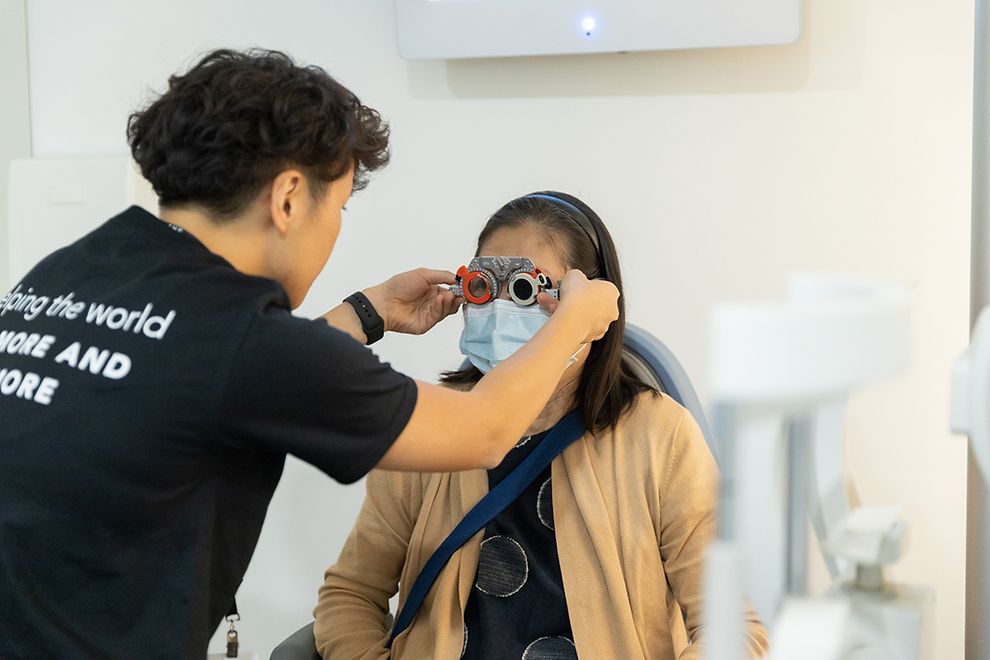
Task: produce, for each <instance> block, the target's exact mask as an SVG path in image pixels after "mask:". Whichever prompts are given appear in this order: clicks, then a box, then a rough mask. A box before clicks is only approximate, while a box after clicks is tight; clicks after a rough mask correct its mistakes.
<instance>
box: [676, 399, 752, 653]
mask: <svg viewBox="0 0 990 660" xmlns="http://www.w3.org/2000/svg"><path fill="white" fill-rule="evenodd" d="M660 502H661V514H660V516H661V519H662V521H663V522H662V525H661V528H660V530H659V536H658V538H659V539H660V556H661V558H662V560H663V566H664V571H665V572H666V574H667V580H668V582H669V584H670V588H671V590H672V592H673V594H674V598H675V599H676V600H677V603H678V605H680V607H681V609H682V611H683V612H684V618H685V626H686V628H687V633H688V638H689V639H690V640H691V642H692V643H691V644H690V645H689V646H688V647H687V648H685V649H684V650H683V652H682V653H681V655H679V656H678V660H695V659H697V658H699V657H701V656H702V655H703V654H704V651H703V648H704V638H705V629H704V625H703V622H702V612H701V610H702V602H701V598H702V576H703V573H704V556H705V549H706V548H707V546H708V544H709V543H710V542H711V541H712V540H713V539H714V538H715V536H716V509H717V506H718V468H717V467H716V465H715V460H714V459H713V458H712V455H711V452H710V451H709V450H708V445H707V444H706V443H705V438H704V436H703V435H702V433H701V429H700V428H699V427H698V424H697V422H695V420H694V418H693V417H692V416H691V414H690V413H688V412H687V411H684V412H683V413H682V417H681V420H680V422H679V423H678V426H677V430H676V431H675V434H674V443H673V446H672V447H671V451H670V462H669V465H668V466H667V469H666V479H665V481H664V486H663V491H662V492H661V494H660ZM739 607H740V610H741V612H740V613H741V614H743V612H745V614H743V616H744V617H745V626H746V644H747V647H748V657H750V658H760V657H763V654H764V653H766V651H767V648H768V646H769V641H768V638H767V631H766V629H765V628H764V627H763V624H762V623H760V620H759V618H758V617H757V616H756V613H755V612H754V611H753V610H752V608H751V607H749V606H748V605H746V604H744V603H740V604H739Z"/></svg>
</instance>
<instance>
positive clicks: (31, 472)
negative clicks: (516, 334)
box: [0, 51, 618, 660]
mask: <svg viewBox="0 0 990 660" xmlns="http://www.w3.org/2000/svg"><path fill="white" fill-rule="evenodd" d="M127 135H128V140H129V143H130V146H131V150H132V153H133V155H134V158H135V160H136V161H137V163H138V164H139V165H140V167H141V171H142V172H143V174H144V176H145V177H146V178H147V179H148V180H149V181H150V182H151V183H152V185H153V186H154V188H155V190H156V192H157V194H158V196H159V202H160V217H157V216H155V215H152V214H151V213H148V212H146V211H144V210H142V209H140V208H136V207H132V208H130V209H128V210H125V211H123V212H122V213H120V214H119V215H117V216H115V217H113V218H111V219H109V220H108V221H107V222H106V223H105V224H103V225H102V226H101V227H100V228H98V229H97V230H95V231H94V232H92V233H91V234H89V235H87V236H85V237H84V238H82V239H81V240H79V241H77V242H76V243H73V244H72V245H69V246H68V247H66V248H63V249H61V250H59V251H57V252H54V253H53V254H51V255H49V256H48V257H46V258H45V259H44V260H43V261H41V262H40V263H39V264H38V265H37V266H35V267H34V268H33V269H32V270H31V271H30V272H29V273H27V274H26V275H25V276H24V277H23V278H22V279H21V280H20V281H19V282H18V283H17V284H16V285H15V287H14V288H13V289H12V290H11V291H10V292H9V293H7V295H5V296H4V297H3V298H2V300H0V658H4V659H5V660H6V659H13V658H40V657H59V658H95V657H100V658H103V657H111V658H137V657H141V658H153V657H154V658H169V659H172V658H202V657H203V655H204V654H205V653H206V649H207V643H208V640H209V638H210V636H211V634H212V632H213V630H214V629H215V628H216V627H217V625H218V623H219V622H220V621H221V619H222V617H223V615H224V614H225V613H226V612H227V610H228V608H229V606H230V605H231V602H232V600H233V597H234V594H235V592H236V590H237V587H238V585H239V584H240V581H241V578H242V576H243V575H244V572H245V570H246V568H247V565H248V562H249V560H250V559H251V555H252V553H253V551H254V548H255V545H256V543H257V540H258V535H259V532H260V530H261V526H262V522H263V519H264V516H265V511H266V509H267V506H268V503H269V501H270V499H271V496H272V493H273V491H274V489H275V486H276V485H277V484H278V481H279V479H280V477H281V474H282V468H283V464H284V460H285V455H286V454H287V453H290V454H293V455H295V456H298V457H299V458H301V459H303V460H305V461H308V462H309V463H311V464H313V465H315V466H316V467H318V468H320V469H321V470H323V471H324V472H326V473H327V474H328V475H329V476H331V477H333V478H334V479H337V480H338V481H341V482H344V483H349V482H353V481H355V480H357V479H359V478H360V477H362V476H363V475H364V474H365V473H367V472H368V471H369V470H370V469H371V468H373V467H379V468H385V469H393V470H417V471H453V470H463V469H468V468H479V467H492V466H494V465H496V464H498V463H499V462H500V460H501V458H502V457H503V456H504V455H505V454H506V453H507V452H508V451H509V450H510V449H511V448H512V446H513V445H514V444H515V443H516V442H517V440H518V438H519V437H520V436H521V435H522V434H523V432H524V431H525V429H526V428H527V426H528V425H529V424H530V423H531V422H532V420H533V419H534V418H535V417H536V415H537V414H538V413H539V411H540V410H541V409H542V408H543V407H544V405H545V404H546V402H547V401H548V399H549V397H550V395H551V393H552V392H553V389H554V386H555V385H556V383H557V381H558V380H559V378H560V376H561V374H562V372H563V371H564V369H565V368H566V367H567V365H568V360H569V358H570V357H571V356H572V355H573V354H574V353H575V352H576V351H577V350H578V348H579V346H580V345H581V344H583V343H586V342H589V341H592V340H594V339H596V338H598V337H600V336H602V335H603V334H604V332H605V331H606V329H607V328H608V326H609V324H610V323H611V322H612V321H613V320H614V319H615V318H616V317H617V306H616V299H617V296H618V293H617V291H616V289H615V287H614V286H612V284H610V283H607V282H597V281H588V280H587V279H586V278H584V276H583V275H581V274H580V273H578V272H571V273H568V274H567V275H565V277H564V278H563V282H562V285H561V289H562V291H563V294H562V296H561V300H560V302H559V304H557V303H556V301H551V300H549V298H548V297H547V295H546V294H545V293H544V294H543V295H542V297H541V302H542V303H543V304H545V305H547V306H548V307H555V311H554V313H553V315H552V317H551V318H550V320H549V321H548V322H547V323H546V325H545V327H544V328H543V329H542V330H540V331H539V333H537V335H536V336H535V337H534V338H533V340H532V341H530V342H529V343H528V344H527V345H526V346H525V347H523V348H522V349H520V350H519V351H518V352H517V353H516V354H514V355H513V356H512V357H510V358H508V359H506V360H505V361H504V362H502V363H501V364H500V366H499V367H498V368H497V369H495V370H493V371H492V372H491V373H490V374H489V375H487V376H485V377H484V378H483V379H482V380H481V382H480V383H478V385H477V387H475V388H474V389H473V390H472V391H470V392H461V391H455V390H451V389H445V388H441V387H439V386H435V385H430V384H427V383H422V382H416V381H413V380H411V379H410V378H408V377H406V376H403V375H402V374H399V373H397V372H395V371H394V370H392V369H391V368H390V367H389V366H388V365H387V364H383V363H382V362H380V361H379V360H378V359H377V358H376V357H375V356H374V354H373V353H372V352H371V351H370V350H369V349H367V348H366V347H365V344H370V343H373V342H374V341H376V340H377V339H379V338H381V336H382V334H383V332H384V331H386V330H393V331H398V332H407V333H413V334H417V333H422V332H425V331H427V330H429V329H430V328H431V327H433V325H434V324H436V323H437V322H438V321H440V320H441V319H443V318H444V317H446V316H448V315H450V314H452V313H454V312H455V311H456V310H457V309H458V308H459V306H460V304H461V302H462V301H461V299H460V298H459V297H457V296H455V294H454V293H452V292H451V291H449V290H448V289H447V288H445V286H444V285H453V284H454V283H455V276H454V274H453V273H449V272H446V271H437V270H425V269H423V270H416V271H412V272H409V273H404V274H401V275H397V276H395V277H393V278H391V279H389V280H388V281H386V282H385V283H384V284H381V285H378V286H373V287H371V288H368V289H365V290H364V291H362V292H358V293H355V294H354V295H352V296H350V297H348V298H347V299H346V301H345V302H344V303H342V304H341V305H339V306H337V307H335V308H334V309H332V310H330V311H329V312H328V313H327V314H326V315H325V316H324V317H322V318H320V319H316V320H306V319H301V318H298V317H295V316H293V315H292V314H291V310H292V309H294V308H296V307H297V306H298V305H299V304H300V303H301V301H302V300H303V298H304V297H305V295H306V293H307V291H308V290H309V288H310V286H311V285H312V283H313V281H314V279H315V278H316V276H317V274H318V273H319V272H320V271H321V269H322V268H323V266H324V264H325V263H326V261H327V259H328V258H329V256H330V253H331V251H332V250H333V246H334V242H335V240H336V238H337V235H338V232H339V230H340V224H341V209H342V208H343V206H344V204H345V203H346V202H347V200H348V198H349V197H350V195H351V193H352V189H353V188H360V187H361V186H362V185H363V184H364V183H365V181H366V178H367V175H368V173H369V172H371V171H374V170H376V169H378V168H380V167H382V166H384V165H385V164H386V162H387V160H388V150H387V147H388V131H387V127H386V126H385V124H384V123H383V121H382V120H381V118H380V116H379V115H378V113H377V112H376V111H374V110H373V109H371V108H369V107H367V106H364V105H362V104H361V103H360V102H359V100H358V99H357V98H356V97H355V96H354V95H353V94H352V93H351V92H349V91H348V90H347V89H345V88H344V87H343V86H341V85H340V84H339V83H337V82H336V81H335V80H334V79H333V78H331V77H330V76H329V75H328V74H327V73H326V72H325V71H323V70H322V69H319V68H316V67H302V66H298V65H296V64H295V63H294V62H293V61H292V60H291V59H290V58H288V57H287V56H285V55H283V54H281V53H277V52H270V51H250V52H236V51H215V52H212V53H210V54H208V55H206V56H205V57H204V58H202V59H201V60H200V61H199V62H198V63H197V64H195V65H194V66H193V67H192V68H191V69H190V70H188V71H186V72H185V73H183V74H180V75H176V76H173V77H172V78H170V79H169V84H168V89H167V91H165V93H164V94H162V95H161V96H160V97H159V98H157V99H156V100H154V101H153V102H152V103H151V104H150V105H148V106H147V107H146V108H144V109H143V110H141V111H140V112H137V113H135V114H134V115H132V116H131V118H130V120H129V122H128V126H127ZM25 220H26V219H21V221H22V222H23V221H25ZM398 221H399V220H398V219H389V220H388V221H387V222H398ZM382 233H383V234H385V233H386V232H384V231H383V232H382ZM441 431H442V432H441Z"/></svg>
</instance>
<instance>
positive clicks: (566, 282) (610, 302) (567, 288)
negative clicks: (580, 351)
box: [537, 270, 619, 343]
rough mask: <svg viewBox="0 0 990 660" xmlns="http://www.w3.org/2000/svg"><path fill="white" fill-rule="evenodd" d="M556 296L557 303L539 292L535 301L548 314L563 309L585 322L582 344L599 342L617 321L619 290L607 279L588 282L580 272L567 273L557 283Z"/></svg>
mask: <svg viewBox="0 0 990 660" xmlns="http://www.w3.org/2000/svg"><path fill="white" fill-rule="evenodd" d="M558 295H559V296H560V300H557V299H556V298H554V297H553V296H551V295H550V294H548V293H546V292H542V291H541V292H540V294H539V296H537V302H539V304H540V305H542V306H543V307H544V308H546V309H547V311H549V312H550V313H551V314H554V313H557V311H558V310H560V311H564V310H565V309H566V311H567V313H569V314H573V315H574V316H575V318H577V319H578V320H579V321H580V322H582V323H584V324H585V327H586V328H587V333H588V334H587V337H586V338H585V340H584V341H585V343H587V342H592V341H595V340H596V339H601V338H602V337H603V336H604V335H605V332H606V331H607V330H608V327H609V326H610V325H611V324H612V321H614V320H616V319H617V318H619V305H618V300H619V290H618V289H617V288H616V287H615V285H614V284H612V283H611V282H609V281H608V280H589V279H588V278H587V277H586V276H585V274H584V273H582V272H581V271H579V270H569V271H567V272H566V273H565V274H564V279H562V280H561V281H560V287H559V289H558Z"/></svg>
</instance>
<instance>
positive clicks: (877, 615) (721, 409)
mask: <svg viewBox="0 0 990 660" xmlns="http://www.w3.org/2000/svg"><path fill="white" fill-rule="evenodd" d="M908 311H909V308H908V295H907V292H906V291H905V290H904V288H902V287H899V286H894V285H887V284H881V283H876V282H870V281H865V280H857V279H850V278H841V277H830V276H819V275H799V276H794V277H793V278H792V279H791V281H790V282H789V287H788V301H787V302H786V303H783V304H767V303H758V304H723V305H719V306H717V307H716V308H715V309H714V311H713V313H712V316H711V322H710V329H711V339H710V341H711V344H710V347H711V350H710V356H711V378H710V387H711V395H712V400H713V402H714V405H713V413H714V424H715V436H716V438H717V440H718V448H719V455H720V467H721V471H722V485H721V503H720V512H719V515H720V518H719V539H718V540H717V541H716V542H715V543H713V544H712V547H711V549H710V551H709V553H708V556H707V558H706V571H705V572H706V576H705V596H706V609H705V612H706V627H707V630H708V633H707V634H708V637H707V638H706V642H705V645H706V648H705V657H706V658H707V659H708V660H742V658H744V653H745V647H744V644H743V636H742V624H741V619H742V611H741V603H742V600H743V597H744V596H745V597H747V598H749V599H750V601H751V602H752V604H753V606H754V607H755V608H756V610H757V612H758V613H759V615H760V617H761V618H762V620H763V621H764V622H765V623H766V624H767V626H768V628H769V629H770V631H771V640H772V643H771V656H770V657H771V658H775V659H777V658H779V659H781V660H784V659H786V660H795V659H812V658H814V659H815V660H840V659H842V660H853V659H855V660H867V659H869V660H895V659H896V660H908V659H910V660H926V659H929V658H932V657H933V656H932V650H933V649H932V646H931V640H932V636H931V613H932V602H933V594H932V591H931V590H930V589H925V588H904V587H898V586H896V585H886V584H884V583H883V582H882V579H881V576H882V570H881V566H882V565H884V564H886V563H889V562H890V561H893V560H894V559H896V558H897V557H899V556H900V552H901V546H902V543H903V539H904V533H905V531H906V529H905V526H904V524H903V523H901V522H899V521H898V520H897V518H896V513H894V512H893V511H891V510H886V509H865V510H864V509H859V510H857V511H853V512H850V511H849V506H848V503H847V502H846V501H845V496H844V494H843V488H844V479H843V474H842V417H843V410H844V406H845V402H846V400H847V399H848V397H849V395H850V393H851V392H852V391H853V390H855V389H857V388H859V387H862V386H863V385H866V384H868V383H871V382H873V381H876V380H879V379H881V378H884V377H886V376H889V375H891V374H894V373H896V372H898V371H900V370H901V369H903V368H904V367H905V366H906V365H907V361H908V352H909V341H908ZM809 518H811V521H812V523H813V525H814V529H815V532H816V536H817V538H818V541H819V544H820V545H822V549H823V550H824V551H826V552H827V553H829V555H828V556H827V557H826V559H827V564H828V566H829V570H830V573H831V575H832V578H833V580H834V581H835V585H834V586H833V587H832V589H831V590H830V591H829V593H828V594H827V595H824V596H815V595H813V594H810V593H809V585H808V574H807V564H808V545H807V539H808V521H809ZM850 563H851V564H852V565H853V566H854V567H855V569H856V574H857V575H858V579H854V580H853V581H851V582H845V576H844V573H845V572H846V570H845V569H848V568H851V567H850V566H848V564H850ZM905 641H907V643H905Z"/></svg>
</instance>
